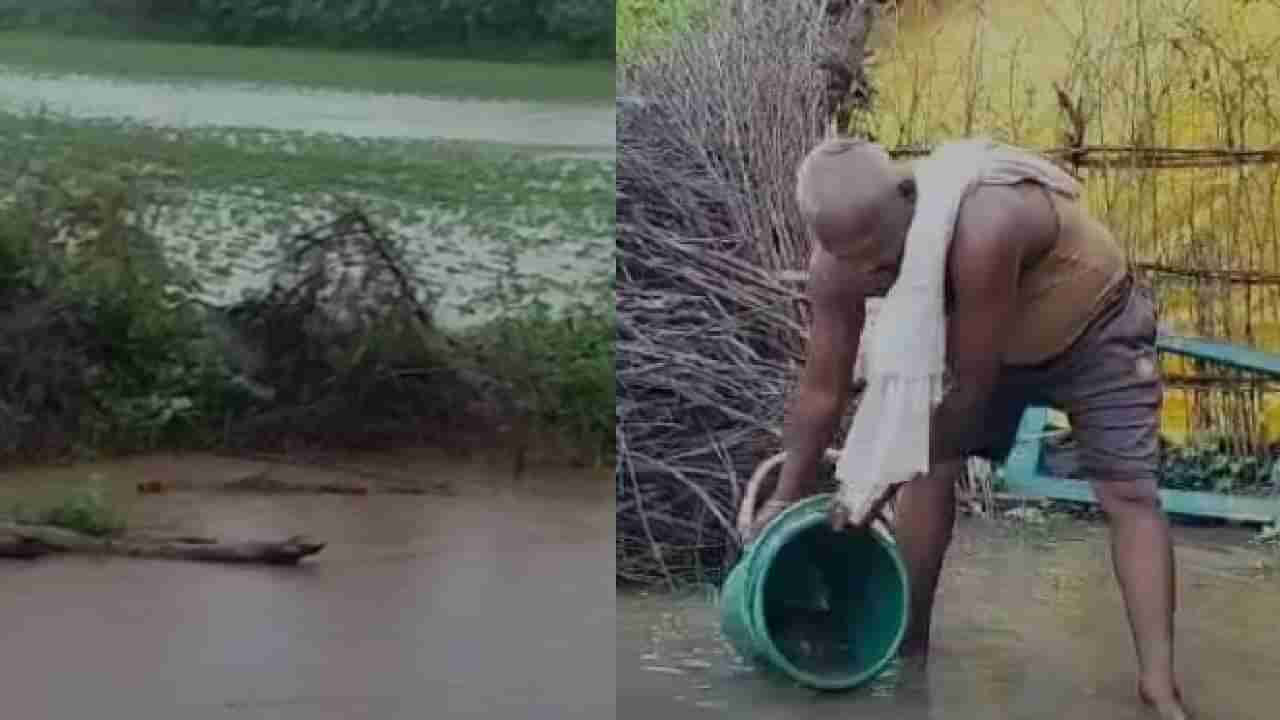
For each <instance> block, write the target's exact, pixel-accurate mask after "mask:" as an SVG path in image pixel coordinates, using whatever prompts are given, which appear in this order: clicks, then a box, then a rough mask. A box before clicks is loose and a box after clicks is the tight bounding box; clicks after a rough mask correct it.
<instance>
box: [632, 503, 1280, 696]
mask: <svg viewBox="0 0 1280 720" xmlns="http://www.w3.org/2000/svg"><path fill="white" fill-rule="evenodd" d="M1177 530H1178V532H1177V544H1178V547H1177V553H1178V558H1179V562H1180V566H1179V569H1180V572H1181V576H1180V578H1179V585H1180V597H1179V599H1180V602H1181V606H1180V609H1179V615H1178V624H1179V647H1178V665H1179V667H1180V672H1181V675H1182V678H1183V683H1184V690H1185V691H1186V695H1187V698H1188V700H1189V701H1190V702H1191V703H1192V705H1193V709H1198V710H1199V714H1197V715H1196V717H1198V718H1214V719H1215V720H1223V719H1227V718H1230V719H1239V720H1256V719H1258V718H1264V717H1275V706H1276V698H1277V694H1276V693H1277V687H1280V686H1278V684H1277V683H1280V622H1277V618H1280V579H1277V578H1276V577H1275V576H1274V573H1273V572H1272V571H1269V570H1268V569H1267V568H1269V567H1270V566H1271V565H1270V563H1271V562H1272V561H1274V559H1275V558H1276V552H1275V551H1274V550H1270V551H1267V550H1262V549H1254V548H1251V547H1250V546H1248V545H1246V540H1247V539H1248V537H1249V534H1248V533H1247V532H1245V531H1236V530H1222V529H1207V528H1178V529H1177ZM1054 535H1056V536H1057V538H1056V540H1055V541H1053V542H1050V541H1049V540H1050V538H1049V537H1048V536H1047V535H1046V534H1045V533H1041V532H1037V531H1034V530H1032V531H1021V530H1014V529H1010V528H1008V527H1003V528H995V529H993V528H992V527H991V526H989V525H984V524H982V523H979V522H976V521H973V522H967V523H965V524H963V525H962V527H961V528H960V529H959V532H958V535H957V539H956V544H955V546H954V547H953V553H952V554H951V555H950V557H949V565H948V566H947V568H946V570H945V575H944V579H943V583H942V588H941V591H940V596H939V606H938V607H937V609H936V610H935V620H934V623H935V625H934V627H935V643H934V645H935V655H934V657H933V658H932V661H931V664H930V667H929V669H928V670H927V671H918V670H917V671H906V670H904V669H903V668H901V667H898V666H893V667H891V668H890V670H889V671H888V672H886V673H885V674H884V675H882V676H881V677H880V678H879V679H878V680H877V681H875V682H874V683H873V684H872V685H870V686H869V687H865V688H862V689H859V690H857V691H854V692H852V693H845V694H821V693H816V692H812V691H808V690H805V689H802V688H798V687H794V686H786V685H783V684H778V683H776V682H773V681H769V680H766V679H764V678H763V677H762V676H761V675H760V674H759V673H757V672H755V671H753V670H752V669H751V668H749V667H747V666H746V665H744V664H743V663H742V662H741V661H740V660H738V659H736V658H735V657H734V654H733V652H732V650H731V648H730V647H729V646H728V645H727V644H726V643H725V641H724V640H723V639H722V638H721V637H720V636H719V634H718V632H717V626H718V613H717V611H716V610H715V608H714V604H713V603H714V598H713V597H712V596H711V595H710V594H708V593H703V594H699V595H694V596H686V597H681V598H679V599H675V598H672V597H669V596H661V595H639V594H625V595H622V594H620V595H619V597H618V630H617V636H618V637H617V643H618V648H617V653H618V660H617V667H618V679H617V682H618V713H617V717H618V718H625V719H626V720H647V719H650V718H662V719H663V720H694V719H699V718H735V720H746V719H750V720H775V719H776V720H782V719H784V718H787V719H790V718H808V719H813V720H824V719H827V718H831V719H832V720H834V719H835V718H842V719H844V718H859V719H860V720H870V719H881V718H882V719H884V720H889V719H890V718H892V719H893V720H926V719H929V720H941V719H943V718H946V719H947V720H960V719H962V718H963V719H969V718H974V719H979V718H981V719H986V718H993V719H994V718H1023V719H1026V720H1031V719H1039V718H1043V719H1044V720H1051V719H1052V720H1061V719H1065V718H1071V719H1075V718H1078V719H1079V720H1103V719H1105V720H1128V719H1129V718H1133V719H1135V720H1137V719H1138V718H1146V717H1149V715H1147V714H1146V713H1145V712H1144V711H1143V709H1142V708H1140V707H1139V705H1138V703H1137V702H1136V700H1135V692H1136V691H1135V688H1136V682H1137V680H1136V675H1135V672H1134V668H1135V662H1134V659H1133V658H1134V655H1133V651H1132V644H1131V641H1130V636H1129V631H1128V627H1127V624H1126V622H1125V617H1124V611H1123V605H1122V602H1121V599H1120V595H1119V591H1118V589H1117V587H1116V584H1115V581H1114V580H1113V579H1112V575H1111V565H1110V557H1109V554H1108V543H1107V535H1106V531H1105V529H1104V528H1100V527H1093V526H1085V525H1081V526H1077V527H1074V528H1069V529H1067V530H1064V531H1061V532H1058V531H1055V533H1054Z"/></svg>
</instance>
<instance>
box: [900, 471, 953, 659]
mask: <svg viewBox="0 0 1280 720" xmlns="http://www.w3.org/2000/svg"><path fill="white" fill-rule="evenodd" d="M963 467H964V465H963V463H947V464H945V465H939V466H938V467H936V468H934V469H933V471H932V472H930V473H929V474H928V475H927V476H925V477H921V478H917V479H916V480H913V481H911V482H909V483H906V484H905V485H903V486H902V487H901V489H900V490H899V491H898V494H897V498H896V500H895V503H894V508H893V514H894V519H893V523H894V536H895V537H896V538H897V542H898V550H899V551H900V552H901V553H902V559H903V562H904V563H905V564H906V566H907V577H908V579H909V580H910V585H911V614H910V616H909V617H908V618H907V633H906V636H905V637H904V638H903V640H902V646H901V650H900V651H899V654H900V655H901V656H902V657H904V658H909V659H912V660H919V661H924V660H926V659H927V658H928V655H929V626H930V624H931V622H932V618H933V596H934V593H935V591H936V590H937V589H938V575H939V574H940V573H941V572H942V561H943V558H944V556H945V555H946V553H947V547H948V546H949V545H950V544H951V533H952V528H953V526H954V525H955V519H956V481H957V480H958V479H959V477H960V470H961V469H962V468H963Z"/></svg>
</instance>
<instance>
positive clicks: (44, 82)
mask: <svg viewBox="0 0 1280 720" xmlns="http://www.w3.org/2000/svg"><path fill="white" fill-rule="evenodd" d="M40 107H47V108H48V109H49V110H52V111H55V112H59V113H66V114H68V115H70V116H72V117H76V118H87V119H96V118H113V119H115V118H129V119H132V120H136V121H139V122H144V123H148V124H151V125H156V126H161V127H220V126H222V127H257V128H263V129H269V130H301V131H309V132H323V133H334V134H338V135H346V136H349V137H362V138H415V139H432V138H439V139H445V140H474V141H489V142H502V143H511V144H515V145H552V146H562V145H563V146H574V147H582V148H595V149H597V150H602V149H605V148H613V147H614V146H615V145H616V137H615V134H614V131H615V122H614V108H613V105H612V104H608V105H576V104H561V103H541V102H515V101H482V100H458V99H452V98H429V97H418V96H413V95H391V94H364V93H354V92H342V91H334V90H308V89H301V88H290V89H283V88H270V89H268V88H261V87H255V86H251V85H243V86H242V85H235V84H221V83H192V84H178V83H161V82H138V81H128V80H117V79H112V78H103V77H91V76H85V75H66V76H57V77H50V76H36V75H30V74H27V73H22V72H17V71H14V70H12V69H6V68H5V67H3V66H0V109H4V110H8V111H10V112H25V111H30V110H34V109H38V108H40Z"/></svg>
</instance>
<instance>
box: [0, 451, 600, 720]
mask: <svg viewBox="0 0 1280 720" xmlns="http://www.w3.org/2000/svg"><path fill="white" fill-rule="evenodd" d="M395 465H397V466H398V467H399V470H398V473H400V474H403V473H405V472H406V471H409V470H412V472H414V473H420V474H422V475H425V476H429V477H431V478H433V479H446V480H448V481H449V482H450V484H451V486H452V487H453V488H454V493H453V494H449V495H431V496H426V497H417V496H409V497H406V496H368V497H358V498H352V497H333V496H304V497H299V496H289V497H284V496H276V497H264V496H250V495H245V496H230V495H206V494H171V495H161V496H143V497H135V498H133V499H132V500H130V501H128V502H127V503H126V507H127V509H128V513H129V515H130V518H131V522H132V523H133V524H134V525H138V526H142V527H147V528H154V529H163V530H182V531H190V532H199V533H211V534H219V535H226V536H237V537H243V538H263V539H278V538H283V537H286V536H288V535H292V534H294V533H299V532H305V533H307V534H310V535H313V536H315V537H317V538H319V539H323V540H326V541H328V542H329V543H330V545H329V547H327V548H326V549H325V550H324V551H323V552H321V553H320V554H319V555H318V556H316V557H315V558H313V559H312V560H311V561H308V562H307V563H306V564H304V565H303V566H300V567H297V568H262V567H233V566H221V565H207V564H194V563H180V562H168V561H155V560H129V559H110V560H97V559H84V558H65V559H44V560H40V561H35V562H25V561H5V560H0V643H2V647H3V650H2V651H0V698H3V701H2V702H3V707H4V710H3V716H4V717H7V718H49V719H50V720H58V719H62V718H90V717H97V718H129V719H130V720H173V719H175V718H182V719H183V720H205V719H206V718H210V719H211V718H237V719H238V718H272V719H294V718H297V719H299V720H327V719H333V720H339V719H341V720H356V719H359V718H376V719H377V720H394V719H399V718H405V719H406V720H408V719H410V718H412V719H413V720H421V719H422V718H443V717H477V718H480V717H483V718H520V719H524V718H532V719H535V720H536V719H542V718H546V719H548V720H550V719H553V718H554V719H559V718H591V719H595V718H605V717H612V716H613V714H614V666H613V662H612V658H613V652H614V642H615V641H614V626H615V622H616V618H615V613H614V589H613V579H612V577H611V576H612V573H611V571H610V569H611V568H612V562H613V561H612V555H611V553H612V548H611V544H612V527H613V519H612V504H611V501H610V499H609V496H608V492H609V486H608V483H607V478H605V477H604V476H603V474H602V473H600V472H589V471H583V470H561V469H534V470H532V471H531V472H530V473H529V474H527V475H525V476H524V477H523V479H522V480H520V481H519V482H517V483H514V484H513V483H512V481H511V477H510V473H509V469H508V467H507V466H506V465H501V464H495V465H488V464H480V463H462V462H456V461H454V462H450V461H444V460H440V459H438V458H425V459H424V458H413V459H411V460H409V461H404V462H402V461H399V460H398V461H396V463H395ZM255 467H259V466H258V465H257V464H245V463H238V462H232V461H226V460H221V459H211V458H155V459H147V460H141V461H133V462H130V463H122V464H114V465H107V466H101V467H97V468H64V469H59V470H52V471H40V472H38V473H25V474H17V475H15V474H13V473H6V474H4V475H3V476H0V502H4V503H8V502H10V501H12V500H14V499H20V498H21V499H29V500H39V498H41V497H42V496H45V495H47V494H48V493H53V492H56V491H57V490H58V489H59V488H61V487H66V486H68V485H70V484H74V483H80V482H83V481H84V480H85V479H86V478H87V477H88V476H89V475H90V474H91V473H96V474H97V476H98V477H97V481H98V482H100V483H102V485H103V487H107V488H109V489H110V492H111V493H113V494H114V495H115V496H116V497H117V498H119V499H120V501H121V502H125V499H126V498H127V497H128V496H131V493H130V488H131V487H132V486H133V484H134V483H135V482H137V481H139V480H145V479H161V478H163V477H166V476H172V475H173V474H175V473H181V474H182V476H183V477H186V478H202V477H203V478H208V479H210V480H211V481H217V480H220V479H225V478H226V477H228V476H229V475H230V474H234V473H238V472H244V471H245V470H246V469H252V468H255ZM278 472H280V473H282V476H288V477H289V478H290V479H297V478H300V477H320V475H322V473H318V472H317V471H314V470H308V469H299V468H279V469H278Z"/></svg>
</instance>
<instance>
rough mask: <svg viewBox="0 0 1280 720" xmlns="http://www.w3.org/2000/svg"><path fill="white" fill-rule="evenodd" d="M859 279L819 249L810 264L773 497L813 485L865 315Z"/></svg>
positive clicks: (805, 491)
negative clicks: (803, 338)
mask: <svg viewBox="0 0 1280 720" xmlns="http://www.w3.org/2000/svg"><path fill="white" fill-rule="evenodd" d="M863 284H864V283H863V282H862V280H861V279H860V278H859V277H858V276H857V275H856V274H855V273H853V272H852V271H850V270H848V269H846V268H845V267H844V266H843V265H842V264H841V261H840V260H838V259H837V258H835V257H833V256H831V255H828V254H826V253H824V252H822V251H821V250H819V251H818V253H817V254H816V255H815V256H814V260H813V262H811V263H810V268H809V291H808V292H809V299H810V302H811V304H812V318H813V319H812V322H811V324H810V328H809V342H808V351H807V358H806V360H805V367H804V371H803V373H802V375H801V378H800V383H799V387H798V388H797V391H796V395H795V397H794V399H793V402H792V406H791V408H790V412H789V413H788V417H787V421H786V426H785V427H784V428H783V438H782V443H783V449H784V450H786V452H787V458H786V461H785V462H784V463H783V466H782V471H781V473H780V474H779V477H778V487H777V489H776V490H775V491H774V493H773V496H772V497H773V499H774V500H781V501H787V502H790V501H794V500H797V499H799V498H802V497H805V496H807V495H809V494H810V493H811V492H812V491H813V490H814V489H815V488H814V483H815V481H816V480H817V477H818V463H819V462H820V461H821V459H822V454H823V451H825V450H826V448H827V444H828V443H829V442H830V441H831V436H832V435H833V434H834V432H835V429H836V427H837V425H838V424H839V422H840V418H841V417H842V416H843V414H844V409H845V403H846V402H848V395H849V390H850V385H851V383H852V379H853V378H852V376H853V363H854V358H855V357H856V356H857V353H858V343H859V341H860V340H861V336H862V325H863V322H864V321H865V319H866V318H865V312H866V311H865V307H864V301H865V294H864V293H863V292H862V290H861V287H862V285H863Z"/></svg>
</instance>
